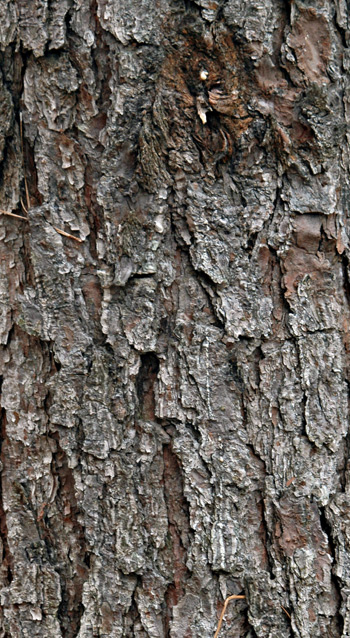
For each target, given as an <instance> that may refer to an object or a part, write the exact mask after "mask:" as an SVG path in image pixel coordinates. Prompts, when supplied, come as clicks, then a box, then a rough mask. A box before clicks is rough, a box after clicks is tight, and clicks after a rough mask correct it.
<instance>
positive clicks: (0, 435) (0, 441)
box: [0, 376, 14, 585]
mask: <svg viewBox="0 0 350 638" xmlns="http://www.w3.org/2000/svg"><path fill="white" fill-rule="evenodd" d="M2 382H3V377H2V376H1V377H0V394H1V386H2ZM0 419H1V425H0V427H1V431H0V464H1V466H0V476H1V481H0V536H1V541H2V548H3V550H2V556H1V564H2V574H3V578H4V581H3V584H4V585H10V584H11V582H12V579H13V568H14V565H13V557H12V554H11V551H10V548H9V544H8V529H7V522H6V514H5V510H4V503H3V481H2V472H3V468H4V467H5V453H4V442H5V441H6V440H7V432H6V424H7V422H6V411H5V410H4V408H1V412H0Z"/></svg>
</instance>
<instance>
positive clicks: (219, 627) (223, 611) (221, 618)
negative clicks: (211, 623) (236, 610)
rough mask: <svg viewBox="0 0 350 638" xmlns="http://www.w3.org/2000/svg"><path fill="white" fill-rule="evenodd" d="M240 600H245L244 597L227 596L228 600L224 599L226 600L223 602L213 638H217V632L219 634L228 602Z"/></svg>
mask: <svg viewBox="0 0 350 638" xmlns="http://www.w3.org/2000/svg"><path fill="white" fill-rule="evenodd" d="M242 598H245V596H229V597H228V598H226V600H225V602H224V606H223V608H222V612H221V614H220V618H219V622H218V628H217V630H216V632H215V636H214V638H218V635H219V632H220V629H221V625H222V621H223V619H224V615H225V611H226V608H227V605H228V604H229V602H230V600H238V599H242Z"/></svg>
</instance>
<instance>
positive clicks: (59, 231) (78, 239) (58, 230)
mask: <svg viewBox="0 0 350 638" xmlns="http://www.w3.org/2000/svg"><path fill="white" fill-rule="evenodd" d="M54 229H55V231H56V232H57V233H59V234H60V235H63V236H64V237H69V238H70V239H75V241H78V242H79V244H82V242H83V239H80V237H75V235H70V234H69V233H66V231H65V230H60V229H59V228H56V226H54Z"/></svg>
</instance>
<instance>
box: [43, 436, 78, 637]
mask: <svg viewBox="0 0 350 638" xmlns="http://www.w3.org/2000/svg"><path fill="white" fill-rule="evenodd" d="M51 437H52V439H53V440H54V441H55V444H56V447H57V451H56V452H55V453H54V454H53V459H52V466H51V469H52V476H53V480H54V483H55V484H56V493H55V498H54V501H53V503H52V504H51V503H46V504H43V507H42V511H41V512H40V513H39V515H38V517H37V521H38V529H39V532H40V536H41V538H42V539H43V540H44V542H45V544H46V547H47V550H48V555H49V557H50V561H51V562H52V564H53V566H54V569H55V570H56V571H57V573H58V574H59V576H60V581H61V603H60V606H59V608H58V614H57V615H58V620H59V623H60V627H61V632H62V636H65V637H66V638H76V636H77V635H78V634H79V631H80V622H81V617H82V615H83V612H84V607H83V604H82V593H83V585H84V582H85V580H86V579H87V577H88V569H89V564H88V561H87V558H88V552H87V548H86V542H85V535H84V529H83V527H82V525H81V523H80V522H79V520H78V516H79V510H78V506H77V501H76V497H75V488H74V477H73V472H72V470H71V469H70V467H69V466H68V459H67V455H66V453H65V452H64V450H62V448H61V446H60V441H59V436H58V433H57V432H55V433H54V434H52V435H51ZM50 509H51V512H50V514H51V515H50V516H47V511H48V510H50ZM67 549H68V554H69V560H67Z"/></svg>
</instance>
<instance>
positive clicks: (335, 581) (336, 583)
mask: <svg viewBox="0 0 350 638" xmlns="http://www.w3.org/2000/svg"><path fill="white" fill-rule="evenodd" d="M319 513H320V524H321V528H322V530H323V532H324V533H325V534H326V536H327V539H328V547H329V552H330V555H331V557H332V565H333V566H332V569H331V579H332V585H333V593H334V597H335V598H336V601H337V614H336V621H337V624H338V630H339V636H343V632H344V618H343V616H342V614H341V613H340V605H341V602H342V599H343V596H342V583H341V581H340V579H339V578H338V576H337V575H336V573H335V568H336V565H337V562H338V561H337V551H336V550H337V548H336V543H335V541H334V539H333V530H332V525H331V523H330V522H329V520H328V519H327V514H326V508H325V507H319Z"/></svg>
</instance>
